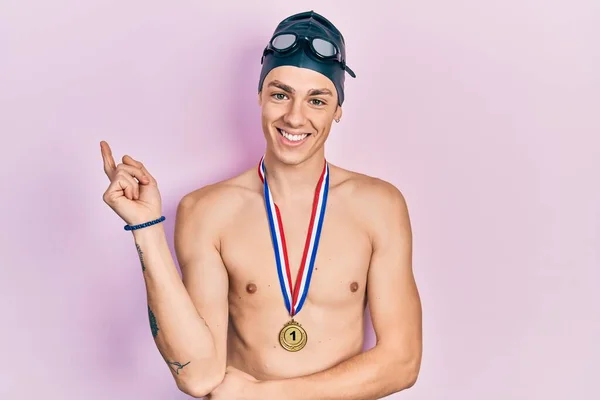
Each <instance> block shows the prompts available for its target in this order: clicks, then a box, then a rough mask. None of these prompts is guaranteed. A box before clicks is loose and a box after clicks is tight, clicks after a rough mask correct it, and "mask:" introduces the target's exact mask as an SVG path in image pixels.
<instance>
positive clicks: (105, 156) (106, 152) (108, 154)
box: [100, 140, 117, 179]
mask: <svg viewBox="0 0 600 400" xmlns="http://www.w3.org/2000/svg"><path fill="white" fill-rule="evenodd" d="M100 151H101V153H102V161H104V172H105V173H106V176H108V178H109V179H111V178H112V176H113V175H114V171H115V169H116V168H117V166H116V165H115V160H114V158H113V156H112V151H111V149H110V146H109V145H108V143H106V142H105V141H104V140H103V141H101V142H100Z"/></svg>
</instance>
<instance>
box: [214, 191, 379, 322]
mask: <svg viewBox="0 0 600 400" xmlns="http://www.w3.org/2000/svg"><path fill="white" fill-rule="evenodd" d="M280 211H281V219H282V225H283V233H284V237H285V254H287V259H288V266H287V268H286V263H285V260H284V259H282V260H281V263H280V265H281V267H280V268H278V265H277V261H276V256H275V250H274V249H275V247H274V244H273V240H272V236H271V229H270V225H269V222H268V217H267V213H266V210H265V207H264V203H260V202H256V203H255V204H252V205H249V206H248V207H247V209H246V210H245V212H244V213H242V214H240V215H239V216H238V218H236V220H235V221H234V223H233V224H232V226H231V228H230V229H228V230H227V232H226V234H225V236H224V238H223V239H222V243H221V254H222V257H223V261H224V263H225V265H226V267H227V270H228V273H229V281H230V297H231V298H233V299H234V300H241V301H244V306H245V307H250V308H251V307H252V306H256V307H259V308H261V309H263V310H264V309H265V308H267V309H268V308H270V307H273V304H277V305H280V304H282V303H281V302H282V297H283V295H282V291H283V290H284V286H283V283H282V279H289V281H290V287H292V288H294V287H295V285H297V284H299V281H300V280H301V279H300V277H299V275H298V272H299V270H300V269H301V266H302V262H303V258H306V259H307V260H308V259H309V258H310V257H306V256H305V253H309V252H310V251H309V250H307V249H306V244H307V233H308V231H309V222H310V211H311V210H310V207H305V208H304V209H294V210H286V209H285V208H280ZM363 227H364V224H362V223H361V221H358V220H356V219H355V217H354V216H353V215H351V213H350V212H349V211H348V209H347V208H345V207H344V206H343V204H342V203H339V204H338V203H336V201H335V198H334V199H333V200H332V201H330V202H328V205H327V208H326V212H325V217H324V220H323V225H322V229H321V231H320V232H321V234H320V240H319V242H318V247H317V251H316V253H315V256H314V265H313V267H312V269H311V270H310V272H311V273H310V274H308V275H307V279H306V285H308V292H307V295H306V301H305V305H304V307H307V306H308V305H312V306H317V307H324V308H331V307H344V306H348V305H349V304H352V303H354V304H356V302H363V301H364V294H365V288H366V280H367V272H368V266H369V260H370V256H371V247H370V241H369V237H368V235H367V233H366V231H365V229H364V228H363ZM305 264H306V265H305V266H304V268H305V269H308V268H310V265H309V264H308V262H305ZM288 268H289V277H288V274H287V273H286V271H287V270H288ZM299 292H301V291H299ZM282 312H284V313H285V312H286V310H285V309H284V308H282Z"/></svg>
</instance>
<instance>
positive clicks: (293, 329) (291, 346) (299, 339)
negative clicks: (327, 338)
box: [279, 319, 308, 351]
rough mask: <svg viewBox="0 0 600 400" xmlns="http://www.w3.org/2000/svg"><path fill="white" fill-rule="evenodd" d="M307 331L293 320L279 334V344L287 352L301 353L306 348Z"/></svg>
mask: <svg viewBox="0 0 600 400" xmlns="http://www.w3.org/2000/svg"><path fill="white" fill-rule="evenodd" d="M307 340H308V337H307V335H306V331H305V330H304V328H303V327H302V325H300V324H299V323H297V322H296V321H294V320H293V319H292V320H291V321H290V322H288V323H287V324H285V325H284V326H283V328H282V329H281V331H280V332H279V343H280V344H281V347H283V348H284V349H286V350H287V351H299V350H302V349H303V348H304V346H306V342H307Z"/></svg>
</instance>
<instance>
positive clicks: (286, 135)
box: [277, 128, 310, 142]
mask: <svg viewBox="0 0 600 400" xmlns="http://www.w3.org/2000/svg"><path fill="white" fill-rule="evenodd" d="M277 132H279V134H280V135H281V136H283V137H284V138H286V139H287V140H289V141H290V142H300V141H302V140H304V139H306V138H307V137H308V136H309V135H310V134H309V133H302V134H300V135H292V134H291V133H287V132H286V131H284V130H283V129H280V128H277Z"/></svg>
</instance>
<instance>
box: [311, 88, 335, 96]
mask: <svg viewBox="0 0 600 400" xmlns="http://www.w3.org/2000/svg"><path fill="white" fill-rule="evenodd" d="M308 95H309V96H323V95H327V96H333V94H331V90H329V89H311V90H309V91H308Z"/></svg>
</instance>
